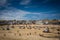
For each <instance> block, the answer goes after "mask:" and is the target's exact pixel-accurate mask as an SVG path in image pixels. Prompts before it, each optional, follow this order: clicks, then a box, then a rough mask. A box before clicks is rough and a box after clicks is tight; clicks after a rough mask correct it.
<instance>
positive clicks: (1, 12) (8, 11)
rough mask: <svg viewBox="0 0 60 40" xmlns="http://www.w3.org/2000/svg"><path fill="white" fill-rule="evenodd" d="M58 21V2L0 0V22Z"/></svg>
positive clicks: (58, 0)
mask: <svg viewBox="0 0 60 40" xmlns="http://www.w3.org/2000/svg"><path fill="white" fill-rule="evenodd" d="M14 19H16V20H42V19H60V0H0V20H14Z"/></svg>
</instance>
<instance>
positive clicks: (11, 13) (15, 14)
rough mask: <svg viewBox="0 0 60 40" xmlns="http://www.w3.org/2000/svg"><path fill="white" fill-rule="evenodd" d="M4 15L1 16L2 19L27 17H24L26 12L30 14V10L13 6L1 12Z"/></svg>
mask: <svg viewBox="0 0 60 40" xmlns="http://www.w3.org/2000/svg"><path fill="white" fill-rule="evenodd" d="M0 13H1V14H2V15H1V16H0V19H20V20H23V19H26V17H24V16H25V15H26V14H30V12H27V11H23V10H20V9H16V8H13V7H8V8H7V9H5V10H3V11H1V12H0Z"/></svg>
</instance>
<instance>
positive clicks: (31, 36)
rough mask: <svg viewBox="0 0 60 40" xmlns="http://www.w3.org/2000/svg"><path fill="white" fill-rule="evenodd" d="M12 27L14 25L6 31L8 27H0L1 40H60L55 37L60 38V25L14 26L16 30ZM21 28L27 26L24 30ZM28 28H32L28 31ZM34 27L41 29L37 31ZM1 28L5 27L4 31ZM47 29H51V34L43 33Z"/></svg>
mask: <svg viewBox="0 0 60 40" xmlns="http://www.w3.org/2000/svg"><path fill="white" fill-rule="evenodd" d="M12 26H13V25H10V26H9V28H10V30H6V28H7V25H4V26H0V40H60V39H59V38H57V37H55V36H60V34H57V32H58V31H57V30H56V29H58V28H60V25H14V28H12ZM20 26H25V28H24V29H22V28H20ZM28 26H31V27H32V28H31V29H28V28H27V27H28ZM34 26H37V27H38V26H39V28H36V29H35V28H33V27H34ZM1 27H3V28H4V30H2V28H1ZM46 27H49V30H50V32H51V33H44V32H43V31H44V30H45V29H46ZM59 32H60V31H59ZM41 35H43V36H41ZM48 37H49V38H48Z"/></svg>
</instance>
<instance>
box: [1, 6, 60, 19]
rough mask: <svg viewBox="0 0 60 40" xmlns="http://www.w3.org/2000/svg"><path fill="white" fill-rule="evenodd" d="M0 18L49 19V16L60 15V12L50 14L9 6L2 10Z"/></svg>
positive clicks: (55, 16)
mask: <svg viewBox="0 0 60 40" xmlns="http://www.w3.org/2000/svg"><path fill="white" fill-rule="evenodd" d="M0 14H1V15H0V19H8V20H11V19H12V20H13V19H16V20H34V19H36V20H39V19H49V18H57V17H60V14H50V11H49V12H48V13H46V12H40V13H36V12H27V11H24V10H20V9H16V8H14V7H7V8H6V9H5V10H3V11H1V12H0Z"/></svg>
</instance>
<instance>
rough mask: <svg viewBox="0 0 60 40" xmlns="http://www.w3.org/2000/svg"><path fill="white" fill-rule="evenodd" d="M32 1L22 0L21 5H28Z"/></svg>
mask: <svg viewBox="0 0 60 40" xmlns="http://www.w3.org/2000/svg"><path fill="white" fill-rule="evenodd" d="M30 2H31V0H22V1H21V2H20V4H21V5H28V4H29V3H30Z"/></svg>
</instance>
